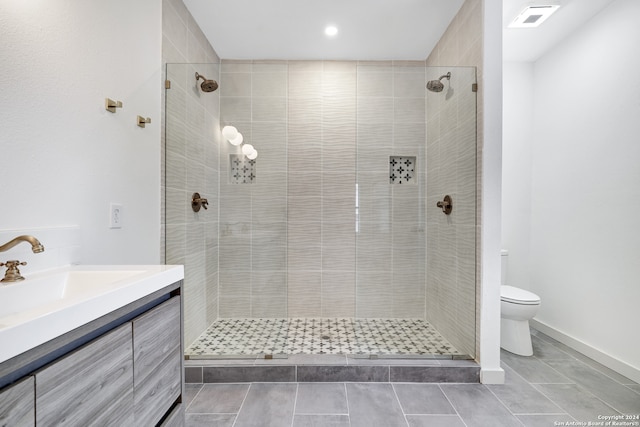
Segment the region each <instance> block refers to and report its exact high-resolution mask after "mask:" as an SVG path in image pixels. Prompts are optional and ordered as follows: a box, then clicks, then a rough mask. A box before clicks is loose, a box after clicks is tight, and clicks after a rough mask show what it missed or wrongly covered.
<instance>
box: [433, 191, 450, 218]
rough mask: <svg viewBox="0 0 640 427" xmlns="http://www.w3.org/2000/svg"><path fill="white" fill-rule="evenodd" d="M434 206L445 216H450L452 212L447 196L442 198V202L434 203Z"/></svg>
mask: <svg viewBox="0 0 640 427" xmlns="http://www.w3.org/2000/svg"><path fill="white" fill-rule="evenodd" d="M436 206H437V207H439V208H440V209H442V212H444V214H445V215H451V211H452V210H453V203H452V200H451V196H449V195H448V194H447V195H446V196H444V200H442V201H439V202H438V203H436Z"/></svg>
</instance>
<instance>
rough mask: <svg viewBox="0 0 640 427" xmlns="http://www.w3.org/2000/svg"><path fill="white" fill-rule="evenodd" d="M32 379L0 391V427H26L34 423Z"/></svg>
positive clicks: (29, 378)
mask: <svg viewBox="0 0 640 427" xmlns="http://www.w3.org/2000/svg"><path fill="white" fill-rule="evenodd" d="M33 387H34V381H33V377H28V378H26V379H24V380H22V381H20V382H19V383H16V384H13V385H11V386H9V387H7V388H5V389H4V390H2V391H0V427H5V426H6V427H26V426H34V425H35V423H36V413H35V401H34V400H35V398H34V388H33Z"/></svg>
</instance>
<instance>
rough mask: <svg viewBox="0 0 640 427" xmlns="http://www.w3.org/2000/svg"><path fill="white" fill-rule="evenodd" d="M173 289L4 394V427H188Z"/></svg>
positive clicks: (0, 408) (0, 397)
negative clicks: (184, 406) (158, 426)
mask: <svg viewBox="0 0 640 427" xmlns="http://www.w3.org/2000/svg"><path fill="white" fill-rule="evenodd" d="M176 286H177V288H175V289H174V292H173V293H172V294H171V295H173V296H170V295H169V294H166V295H165V298H164V301H163V302H161V303H159V304H158V303H157V302H158V301H162V299H163V298H160V299H159V300H155V301H154V302H153V303H149V304H150V305H151V306H153V308H151V309H146V308H145V306H144V304H143V306H142V307H138V308H136V309H135V310H134V311H131V312H127V313H125V314H124V315H123V316H124V317H122V316H120V317H119V319H120V320H116V321H115V323H109V322H113V321H110V320H106V321H105V322H106V323H105V324H103V325H102V326H99V327H98V328H97V329H96V328H95V327H93V328H92V329H91V332H90V335H85V337H86V339H84V341H83V342H85V343H86V344H84V345H80V344H81V343H79V344H76V345H75V346H72V347H70V348H69V349H67V350H65V351H64V352H61V353H57V354H63V356H62V357H58V356H57V354H56V355H55V356H53V357H51V359H49V360H50V362H48V363H47V364H42V365H40V366H41V367H40V368H37V370H35V372H31V373H30V374H29V375H27V376H26V377H24V378H22V379H20V380H19V381H18V382H14V383H13V384H11V385H9V386H7V387H5V388H4V389H2V390H0V427H8V426H11V427H15V426H18V427H22V426H34V425H36V426H54V425H55V426H74V427H75V426H83V427H85V426H118V427H126V426H136V427H138V426H140V427H142V426H144V427H146V426H155V425H159V424H160V423H161V422H162V425H163V426H171V427H176V426H183V425H184V410H183V407H182V404H181V395H182V391H183V381H182V350H181V349H182V307H181V300H180V295H179V293H178V292H179V290H180V284H179V283H178V284H176ZM169 296H170V297H169ZM156 298H157V297H156ZM145 310H147V311H145ZM139 313H142V314H139ZM111 325H117V326H115V327H114V326H111ZM93 337H97V338H93ZM65 348H66V347H65Z"/></svg>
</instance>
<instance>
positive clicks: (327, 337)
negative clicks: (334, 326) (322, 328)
mask: <svg viewBox="0 0 640 427" xmlns="http://www.w3.org/2000/svg"><path fill="white" fill-rule="evenodd" d="M321 338H322V339H323V340H328V339H330V338H331V337H330V336H329V335H323V336H322V337H321Z"/></svg>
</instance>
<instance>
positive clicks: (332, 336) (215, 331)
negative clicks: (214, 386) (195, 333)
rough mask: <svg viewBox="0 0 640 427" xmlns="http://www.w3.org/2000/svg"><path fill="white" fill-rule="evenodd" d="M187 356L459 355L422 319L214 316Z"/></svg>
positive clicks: (195, 357)
mask: <svg viewBox="0 0 640 427" xmlns="http://www.w3.org/2000/svg"><path fill="white" fill-rule="evenodd" d="M186 354H187V355H188V356H189V357H190V358H192V359H198V358H215V357H216V356H222V357H224V356H239V355H261V354H361V355H369V354H380V355H460V354H461V353H459V352H458V350H456V349H455V348H454V347H453V346H452V345H451V344H450V343H449V342H448V341H447V340H446V339H444V338H443V337H442V336H441V335H440V333H438V331H436V330H435V329H434V328H433V327H432V326H431V325H430V324H429V323H428V322H426V321H424V320H422V319H353V318H290V319H284V318H279V319H277V318H273V319H244V318H243V319H219V320H217V321H216V322H214V323H213V324H212V325H211V326H210V327H209V328H208V329H207V330H206V331H205V332H204V333H203V334H202V335H201V336H200V337H199V338H198V339H197V340H196V341H195V342H194V343H193V344H191V346H189V348H187V350H186Z"/></svg>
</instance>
